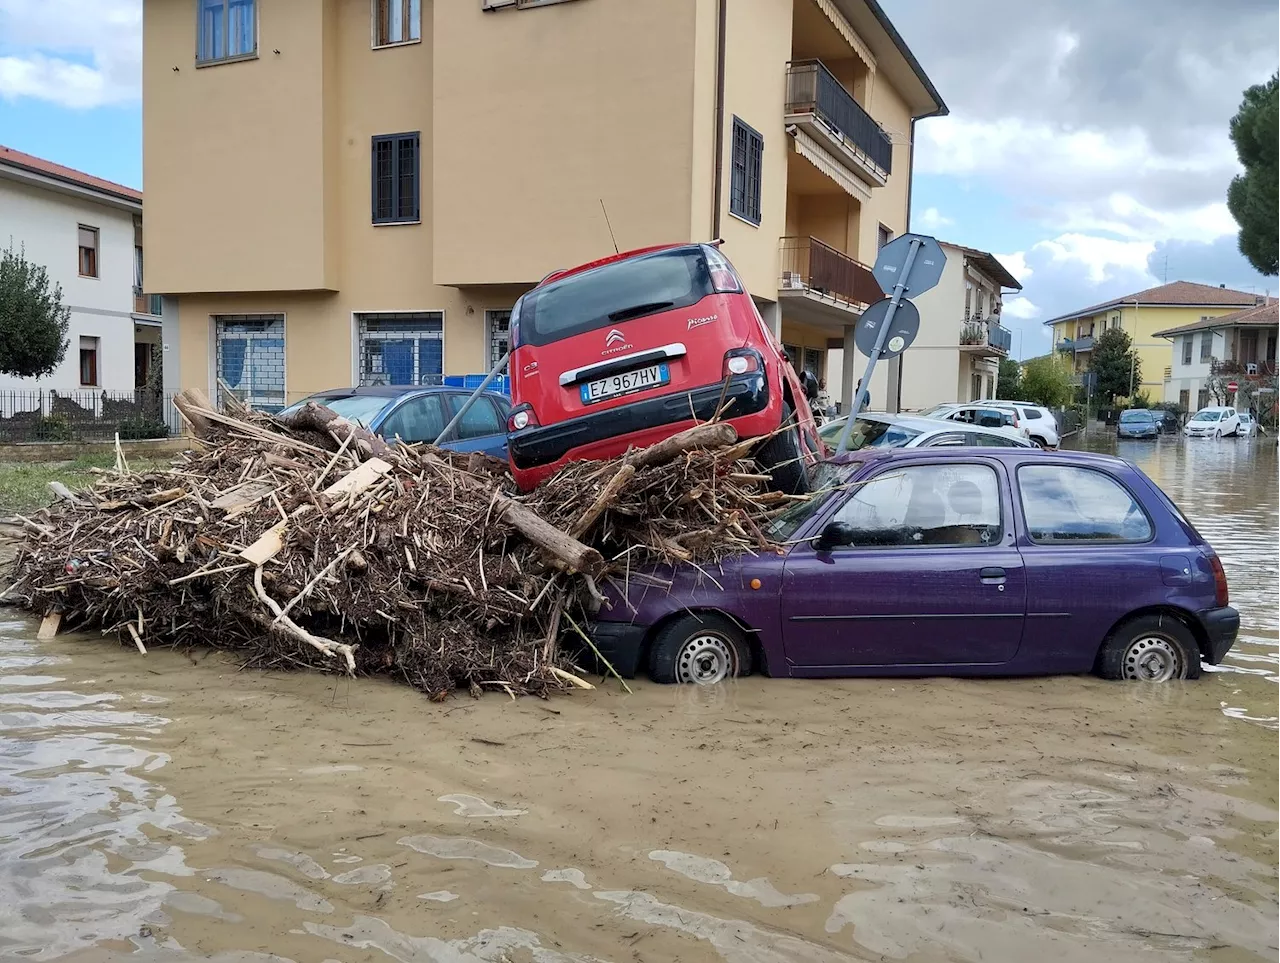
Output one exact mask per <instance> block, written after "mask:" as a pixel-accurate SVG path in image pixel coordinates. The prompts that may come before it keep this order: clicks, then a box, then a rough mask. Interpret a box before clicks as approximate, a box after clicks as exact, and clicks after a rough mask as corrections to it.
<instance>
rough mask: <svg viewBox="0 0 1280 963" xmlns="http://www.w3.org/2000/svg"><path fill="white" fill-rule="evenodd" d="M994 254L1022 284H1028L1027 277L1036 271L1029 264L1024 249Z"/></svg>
mask: <svg viewBox="0 0 1280 963" xmlns="http://www.w3.org/2000/svg"><path fill="white" fill-rule="evenodd" d="M992 256H993V257H994V258H995V259H996V260H997V261H999V262H1000V263H1001V264H1003V265H1004V266H1005V269H1006V270H1008V272H1009V273H1010V274H1012V275H1013V276H1014V277H1015V278H1017V279H1018V283H1020V284H1026V283H1027V278H1029V277H1031V275H1032V274H1034V273H1035V272H1034V271H1033V270H1031V266H1030V265H1029V264H1027V256H1026V254H1024V253H1023V252H1022V251H1015V252H1014V253H1013V254H994V255H992Z"/></svg>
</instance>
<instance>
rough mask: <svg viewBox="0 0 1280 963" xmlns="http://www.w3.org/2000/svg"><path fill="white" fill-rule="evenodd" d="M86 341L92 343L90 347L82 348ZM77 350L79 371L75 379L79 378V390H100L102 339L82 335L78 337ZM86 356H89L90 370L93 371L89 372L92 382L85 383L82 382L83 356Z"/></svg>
mask: <svg viewBox="0 0 1280 963" xmlns="http://www.w3.org/2000/svg"><path fill="white" fill-rule="evenodd" d="M86 341H92V342H93V345H92V347H89V348H86V347H85V346H84V343H85V342H86ZM78 350H79V352H80V354H79V356H78V358H79V365H78V369H79V370H78V371H77V377H78V378H79V381H80V387H81V388H101V387H102V364H101V361H102V339H101V338H100V337H98V336H96V335H86V334H82V335H80V342H79V348H78ZM86 355H88V356H89V360H90V364H91V366H92V369H93V370H92V372H91V373H92V374H93V380H92V381H85V380H84V363H85V356H86Z"/></svg>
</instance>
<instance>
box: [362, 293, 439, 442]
mask: <svg viewBox="0 0 1280 963" xmlns="http://www.w3.org/2000/svg"><path fill="white" fill-rule="evenodd" d="M356 323H357V324H358V325H359V329H358V337H359V340H360V354H359V357H360V384H362V385H438V384H440V383H441V381H442V380H443V377H442V376H443V373H444V314H443V312H440V311H418V312H402V313H398V314H397V313H379V314H357V315H356ZM437 434H439V432H437Z"/></svg>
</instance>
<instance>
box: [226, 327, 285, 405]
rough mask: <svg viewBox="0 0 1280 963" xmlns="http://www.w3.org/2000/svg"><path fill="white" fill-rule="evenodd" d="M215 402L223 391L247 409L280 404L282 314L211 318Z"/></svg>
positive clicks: (282, 355) (282, 368) (282, 350)
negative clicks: (233, 396)
mask: <svg viewBox="0 0 1280 963" xmlns="http://www.w3.org/2000/svg"><path fill="white" fill-rule="evenodd" d="M214 347H215V359H214V360H215V367H216V370H217V374H218V384H217V396H218V403H219V405H221V404H223V403H225V400H226V391H227V389H230V390H231V392H232V393H233V394H234V395H235V396H236V397H237V398H238V399H239V400H240V401H242V402H244V403H245V404H247V405H248V406H249V407H251V408H257V409H258V410H260V411H273V412H274V411H279V410H280V409H281V408H283V407H284V402H285V395H284V316H283V315H279V314H238V315H223V316H220V317H215V318H214Z"/></svg>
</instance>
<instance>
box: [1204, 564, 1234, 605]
mask: <svg viewBox="0 0 1280 963" xmlns="http://www.w3.org/2000/svg"><path fill="white" fill-rule="evenodd" d="M1209 567H1210V568H1212V569H1213V587H1214V593H1215V594H1214V599H1213V603H1214V605H1216V606H1217V607H1218V608H1222V607H1223V606H1224V605H1226V604H1227V603H1228V602H1230V601H1231V596H1230V594H1229V593H1228V591H1227V573H1226V570H1225V569H1223V567H1222V559H1220V558H1218V556H1217V555H1210V556H1209Z"/></svg>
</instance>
